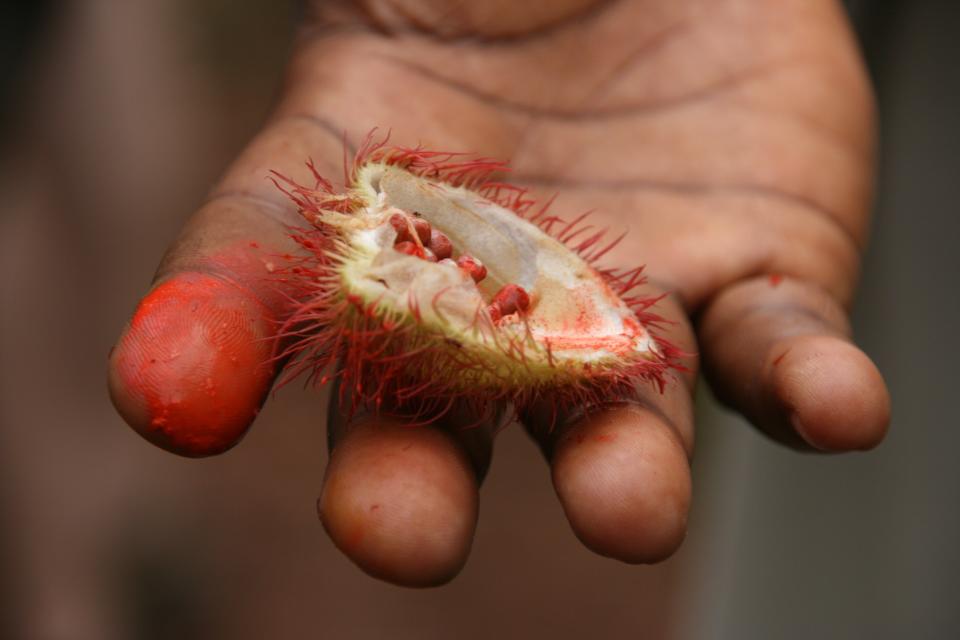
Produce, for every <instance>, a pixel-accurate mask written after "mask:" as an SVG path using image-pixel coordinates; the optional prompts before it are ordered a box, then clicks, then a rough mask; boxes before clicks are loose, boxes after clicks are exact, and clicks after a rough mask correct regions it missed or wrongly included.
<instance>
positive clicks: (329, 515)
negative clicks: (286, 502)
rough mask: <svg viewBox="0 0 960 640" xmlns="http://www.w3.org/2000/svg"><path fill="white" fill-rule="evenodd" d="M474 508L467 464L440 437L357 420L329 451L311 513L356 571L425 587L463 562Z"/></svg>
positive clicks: (473, 488) (473, 489)
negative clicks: (314, 512)
mask: <svg viewBox="0 0 960 640" xmlns="http://www.w3.org/2000/svg"><path fill="white" fill-rule="evenodd" d="M478 503H479V497H478V494H477V479H476V475H475V473H474V471H473V467H472V463H471V462H470V460H469V459H468V457H467V456H466V454H465V453H464V452H463V451H462V450H461V448H460V447H459V446H458V445H457V444H456V442H455V441H454V440H453V438H452V437H450V436H449V435H448V434H446V433H444V432H442V431H440V430H438V429H435V428H431V427H408V426H402V425H398V424H385V423H382V422H378V423H376V424H374V423H372V422H361V423H357V424H354V425H351V426H350V427H349V429H348V431H347V432H346V433H345V434H344V435H343V437H342V439H341V440H340V441H339V442H338V443H337V445H336V447H335V449H334V450H333V453H332V454H331V458H330V464H329V467H328V469H327V475H326V478H325V480H324V488H323V492H322V494H321V497H320V500H319V502H318V508H319V512H320V519H321V521H322V522H323V525H324V528H325V529H326V530H327V532H328V534H329V535H330V537H331V539H332V540H333V542H334V544H335V545H336V546H337V547H338V548H339V549H340V550H341V551H343V552H344V553H345V554H346V555H347V556H348V557H349V558H350V559H351V560H352V561H353V562H354V563H355V564H356V565H357V566H359V567H360V568H361V569H362V570H363V571H365V572H366V573H368V574H369V575H371V576H373V577H375V578H378V579H381V580H385V581H387V582H391V583H393V584H398V585H402V586H409V587H433V586H439V585H442V584H445V583H447V582H449V581H450V580H451V579H453V578H454V577H455V576H456V575H457V574H458V573H459V572H460V570H461V569H462V568H463V565H464V564H465V563H466V560H467V556H468V554H469V551H470V547H471V544H472V541H473V532H474V528H475V527H476V522H477V510H478Z"/></svg>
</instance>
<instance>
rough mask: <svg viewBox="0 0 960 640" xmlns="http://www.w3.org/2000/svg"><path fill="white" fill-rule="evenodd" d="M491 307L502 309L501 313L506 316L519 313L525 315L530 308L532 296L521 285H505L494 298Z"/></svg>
mask: <svg viewBox="0 0 960 640" xmlns="http://www.w3.org/2000/svg"><path fill="white" fill-rule="evenodd" d="M491 306H497V307H500V311H501V312H502V313H503V315H505V316H508V315H510V314H511V313H517V312H518V311H519V312H520V313H523V312H524V311H526V310H527V309H529V308H530V294H528V293H527V291H526V289H524V288H523V287H521V286H520V285H516V284H505V285H503V287H501V289H500V291H497V293H496V295H494V296H493V301H492V302H491Z"/></svg>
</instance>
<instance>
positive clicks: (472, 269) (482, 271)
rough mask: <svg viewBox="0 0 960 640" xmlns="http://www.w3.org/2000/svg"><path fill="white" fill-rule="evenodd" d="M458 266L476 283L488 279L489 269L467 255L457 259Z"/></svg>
mask: <svg viewBox="0 0 960 640" xmlns="http://www.w3.org/2000/svg"><path fill="white" fill-rule="evenodd" d="M457 266H458V267H460V268H461V269H463V270H464V271H466V272H467V273H468V274H469V275H470V277H471V278H473V281H474V282H480V281H481V280H483V279H484V278H486V277H487V268H486V267H485V266H483V263H482V262H480V261H479V260H477V259H476V258H474V257H473V256H471V255H467V254H466V253H464V254H463V255H461V256H460V257H459V258H457Z"/></svg>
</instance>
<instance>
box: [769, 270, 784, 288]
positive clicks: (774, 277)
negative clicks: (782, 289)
mask: <svg viewBox="0 0 960 640" xmlns="http://www.w3.org/2000/svg"><path fill="white" fill-rule="evenodd" d="M781 282H783V274H782V273H771V274H770V286H771V287H775V286H777V285H779V284H780V283H781Z"/></svg>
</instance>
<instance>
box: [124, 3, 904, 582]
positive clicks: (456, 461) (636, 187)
mask: <svg viewBox="0 0 960 640" xmlns="http://www.w3.org/2000/svg"><path fill="white" fill-rule="evenodd" d="M872 109H873V107H872V102H871V96H870V91H869V87H868V85H867V81H866V79H865V76H864V73H863V70H862V68H861V64H860V61H859V59H858V57H857V55H856V51H855V48H854V45H853V42H852V39H851V36H850V34H849V32H848V29H847V26H846V24H845V22H844V17H843V14H842V10H841V8H840V7H839V5H838V4H837V3H835V2H833V1H832V0H777V1H775V2H759V1H754V2H748V1H746V0H739V1H738V0H699V1H698V0H687V1H684V2H667V1H665V0H636V1H629V0H619V1H618V0H612V1H602V0H601V1H599V2H592V3H591V2H588V1H586V0H567V1H565V2H552V3H543V6H536V3H511V2H506V1H505V0H500V1H497V2H487V3H463V4H457V5H451V4H450V3H441V2H428V1H421V2H413V1H400V0H397V1H395V2H392V3H390V2H373V1H371V2H366V3H359V4H357V5H353V6H343V5H338V4H335V3H320V4H318V5H317V7H316V10H315V11H314V12H313V14H311V17H310V19H309V20H308V21H307V26H306V28H305V29H304V30H303V33H302V36H301V40H300V43H299V45H298V47H297V50H296V53H295V55H294V57H293V60H292V63H291V68H290V73H289V80H288V83H287V87H286V90H285V93H284V96H283V98H282V100H281V101H280V103H279V105H278V107H277V110H276V112H275V114H274V116H273V118H272V119H271V121H270V122H269V123H268V124H267V126H266V127H265V128H264V130H263V131H262V132H261V133H260V134H259V135H258V136H257V137H256V138H255V139H254V140H253V142H252V143H251V144H250V146H249V147H248V148H247V150H246V151H245V152H244V153H243V154H242V155H241V156H240V158H238V159H237V161H236V162H235V163H234V164H233V166H232V167H231V168H230V170H229V171H228V173H227V174H226V176H225V177H224V179H223V180H222V182H221V183H220V185H219V186H218V187H217V188H216V189H215V191H214V192H213V194H212V196H211V198H210V199H209V200H208V202H206V203H205V204H204V206H203V207H202V208H201V209H200V211H199V212H198V213H197V215H196V216H194V218H193V219H192V220H191V222H190V223H189V224H188V225H187V227H186V228H185V230H184V232H183V234H182V236H181V237H180V239H178V241H177V242H176V243H175V244H174V246H173V248H172V249H171V250H170V252H169V253H168V255H167V256H166V258H165V259H164V261H163V263H162V264H161V268H160V271H159V273H158V279H157V281H156V282H155V284H154V289H153V290H152V291H151V293H150V294H148V295H147V297H146V298H145V299H144V302H142V303H141V306H140V308H138V310H137V313H136V314H135V316H134V319H133V321H132V322H131V325H130V326H129V327H128V328H127V330H126V331H125V333H124V335H123V336H122V337H121V339H120V342H119V343H118V348H117V349H116V350H115V351H114V354H113V356H112V359H111V364H112V367H111V379H110V381H111V393H112V396H113V398H114V401H115V403H116V405H117V407H118V409H119V411H120V413H121V414H122V415H123V416H124V417H125V418H126V419H127V421H128V422H130V423H131V424H132V425H133V426H134V427H135V428H136V429H137V430H138V431H140V432H141V433H142V434H144V435H145V436H146V437H147V438H148V439H151V440H153V441H155V442H157V443H158V444H161V445H162V446H165V447H167V448H171V449H174V450H177V451H179V452H181V453H186V454H188V455H204V454H208V453H213V452H218V451H220V450H223V449H225V448H227V447H229V446H230V445H231V444H233V443H234V442H235V441H236V440H237V439H238V438H239V437H240V436H241V435H242V433H243V432H244V431H245V429H246V427H247V426H248V425H249V423H250V422H251V421H252V419H253V417H254V415H255V414H256V410H257V408H258V407H259V404H260V403H261V402H262V400H263V398H264V397H265V394H266V392H267V390H268V388H269V385H270V383H271V381H272V379H273V376H274V374H275V372H274V371H273V370H272V369H271V368H270V366H269V365H268V364H265V363H267V362H268V360H269V355H270V351H269V350H270V347H269V344H270V342H269V340H264V339H263V338H269V336H270V333H271V331H272V328H273V327H274V326H275V323H274V321H275V320H277V319H278V318H282V316H283V314H284V303H283V297H282V296H280V295H277V294H276V292H275V291H274V290H273V289H272V287H273V285H271V284H269V282H270V278H269V277H268V276H269V272H270V270H271V269H272V260H273V258H272V256H274V255H276V254H278V253H284V252H287V251H292V250H293V249H292V247H291V243H290V241H289V239H288V228H287V226H286V225H288V224H296V223H297V215H296V211H295V210H294V209H293V208H292V206H291V204H290V203H289V202H288V201H286V200H285V198H284V197H283V196H282V194H280V193H279V192H278V191H276V190H275V189H274V188H273V187H272V186H271V185H270V184H269V183H268V182H267V181H266V180H265V176H266V175H267V173H268V172H269V171H270V170H278V171H280V172H282V173H284V174H286V175H290V176H292V177H294V178H301V179H302V180H303V181H306V180H307V179H308V173H307V170H306V169H305V168H304V167H303V162H304V160H306V159H307V158H308V157H312V158H313V159H314V160H315V162H316V164H317V165H318V166H319V167H320V170H321V172H322V173H325V174H327V175H328V176H331V177H333V176H337V175H340V174H341V172H342V169H341V164H342V159H341V158H342V144H343V141H342V132H344V131H346V132H347V134H348V139H350V140H354V141H355V140H358V139H359V138H360V137H362V135H363V134H365V133H366V132H367V131H368V130H370V129H371V128H372V127H374V126H378V127H381V128H383V129H391V130H392V131H393V141H394V142H397V143H400V144H410V145H414V144H417V143H418V142H419V143H423V144H424V146H427V147H433V148H442V149H450V150H470V151H475V152H478V153H480V154H483V155H488V156H493V157H500V158H507V159H509V160H510V161H511V165H512V167H513V174H512V176H511V180H512V181H513V182H515V183H518V184H521V185H524V186H529V187H531V189H533V190H534V191H537V192H540V193H541V194H543V195H547V196H548V195H550V194H552V193H558V194H559V197H558V199H557V202H556V204H555V207H556V208H557V209H558V210H564V211H568V212H580V211H585V210H592V211H594V214H593V216H594V220H595V222H594V223H595V224H597V223H599V224H601V225H603V226H608V227H610V228H611V229H612V230H613V231H614V232H616V231H619V230H621V229H628V230H629V234H628V235H627V237H626V239H625V240H624V241H623V242H622V243H620V244H619V245H618V246H617V248H616V249H615V251H614V252H612V253H611V254H610V255H609V256H608V257H609V260H610V262H611V263H612V264H619V265H621V266H635V265H636V264H637V263H645V264H646V265H647V271H646V273H647V275H648V276H649V278H650V281H651V282H650V287H649V289H650V290H651V291H652V292H653V291H657V290H659V291H664V292H667V293H669V294H671V295H670V296H669V297H668V298H666V299H665V300H664V301H662V302H661V303H660V305H659V312H660V313H661V314H663V315H665V316H667V317H668V318H670V319H671V320H673V321H674V324H672V325H671V326H670V327H669V329H668V333H669V334H670V335H669V336H668V337H670V338H671V339H672V340H674V341H675V342H677V343H678V344H680V345H681V346H682V347H683V348H684V349H685V350H686V351H687V352H688V353H690V354H698V356H696V355H691V356H690V357H689V358H688V359H687V361H686V363H685V364H686V365H687V367H688V368H689V371H688V372H687V373H684V374H682V375H680V376H679V377H678V378H677V380H675V381H673V382H672V383H671V384H668V386H667V388H666V389H665V391H664V392H663V393H662V394H661V393H658V392H657V391H655V390H652V389H647V388H642V389H640V390H639V391H638V398H637V399H636V401H631V402H626V403H619V404H611V405H610V406H608V407H599V408H598V407H594V408H592V409H591V410H590V411H588V412H584V413H577V414H575V415H570V416H561V417H560V420H559V421H556V423H554V420H553V419H552V417H551V418H550V419H547V418H546V417H545V416H541V415H539V414H538V412H536V411H533V412H531V414H530V415H525V416H523V420H524V422H525V424H526V427H527V429H528V431H529V432H530V433H531V435H533V437H535V438H536V439H537V440H538V441H539V442H540V443H541V446H542V448H543V450H544V452H545V454H546V456H547V457H548V459H549V461H550V463H551V467H552V474H553V480H554V484H555V487H556V489H557V493H558V496H559V498H560V500H561V502H562V504H563V507H564V510H565V512H566V514H567V516H568V518H569V520H570V522H571V525H572V526H573V529H574V531H575V533H576V534H577V535H578V537H580V539H581V540H582V541H583V542H584V543H585V544H586V545H587V546H589V547H590V548H591V549H593V550H595V551H597V552H598V553H601V554H604V555H608V556H612V557H615V558H619V559H621V560H625V561H630V562H650V561H655V560H658V559H661V558H664V557H666V556H668V555H669V554H670V553H672V551H673V550H675V548H676V547H677V546H678V545H679V543H680V542H681V540H682V538H683V534H684V531H685V525H686V513H687V508H688V504H689V499H690V475H689V466H688V456H689V455H690V452H691V450H692V446H693V409H692V399H691V394H692V388H693V384H694V380H695V378H696V375H697V369H698V364H699V363H698V360H700V359H702V361H703V364H704V365H705V369H706V371H707V373H708V376H709V378H710V381H711V384H712V385H713V387H714V388H715V390H716V391H717V392H718V394H719V395H720V396H721V398H723V399H724V401H726V402H727V403H728V404H730V405H731V406H733V407H734V408H736V409H737V410H739V411H741V412H742V413H744V415H746V416H747V417H748V418H749V419H750V420H751V422H753V423H754V424H755V425H756V426H757V427H759V428H760V429H762V430H763V431H765V432H766V433H768V434H769V435H771V436H772V437H774V438H776V439H777V440H779V441H781V442H783V443H785V444H787V445H790V446H794V447H797V448H801V449H819V450H825V451H844V450H851V449H861V448H868V447H871V446H873V445H875V444H876V443H878V442H879V441H880V439H882V437H883V434H884V432H885V430H886V425H887V420H888V414H889V401H888V398H887V392H886V390H885V387H884V384H883V380H882V379H881V377H880V375H879V373H878V372H877V371H876V369H875V367H874V366H873V364H872V363H871V362H870V360H869V359H868V358H867V357H866V356H865V355H864V354H863V353H861V352H860V351H859V350H857V349H856V348H855V347H854V346H852V344H851V343H850V342H849V339H848V335H849V327H848V324H847V318H846V312H845V307H846V305H847V304H848V303H849V302H850V299H851V296H852V293H853V289H854V284H855V280H856V276H857V269H858V265H859V260H860V252H861V250H862V247H863V244H864V239H865V235H866V229H867V222H868V215H867V214H868V207H869V204H870V203H869V200H870V191H871V179H872V162H873V159H872V154H873V143H874V138H873V136H874V134H873V126H874V123H873V111H872ZM171 354H175V357H170V356H171ZM160 407H162V409H161V408H160ZM330 413H331V419H330V425H329V428H330V430H331V444H332V451H331V457H330V463H329V466H328V469H327V473H326V478H325V485H324V490H323V494H322V497H321V500H320V511H321V518H322V520H323V522H324V525H325V527H326V528H327V530H328V532H329V533H330V535H331V537H332V538H333V540H334V542H335V543H336V544H337V546H338V547H340V548H341V549H342V550H343V551H344V552H345V553H347V554H348V555H349V556H350V557H351V558H352V559H353V560H354V561H355V562H356V563H357V564H358V565H359V566H360V567H361V568H363V569H364V570H365V571H367V572H369V573H372V574H374V575H376V576H378V577H381V578H384V579H386V580H390V581H393V582H397V583H401V584H411V585H427V584H436V583H440V582H443V581H445V580H447V579H449V578H450V577H451V576H453V575H455V574H456V572H457V570H458V569H459V568H460V567H461V566H462V564H463V562H464V561H465V559H466V555H467V553H468V550H469V546H470V541H471V538H472V535H473V530H474V525H475V522H476V517H477V490H478V485H479V482H480V479H481V478H482V475H483V473H484V472H485V470H486V467H487V465H488V463H489V457H490V455H491V450H492V438H493V436H494V432H495V429H493V428H492V426H490V428H480V429H466V430H465V429H459V428H457V427H458V423H457V421H456V420H455V419H447V420H446V421H445V422H444V423H443V424H438V425H436V426H431V427H423V428H416V429H409V428H404V427H403V425H402V424H399V423H398V422H397V421H396V420H395V419H388V418H384V417H378V416H361V417H359V418H356V419H355V420H354V421H353V423H351V425H350V428H349V429H346V428H345V427H346V425H345V424H343V423H344V420H343V419H342V416H341V415H340V414H339V412H338V411H337V407H336V406H334V407H332V408H331V412H330ZM467 422H471V420H470V419H469V416H465V417H464V418H463V420H462V421H461V425H462V424H464V423H467ZM548 423H549V425H548ZM548 426H552V428H548Z"/></svg>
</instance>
